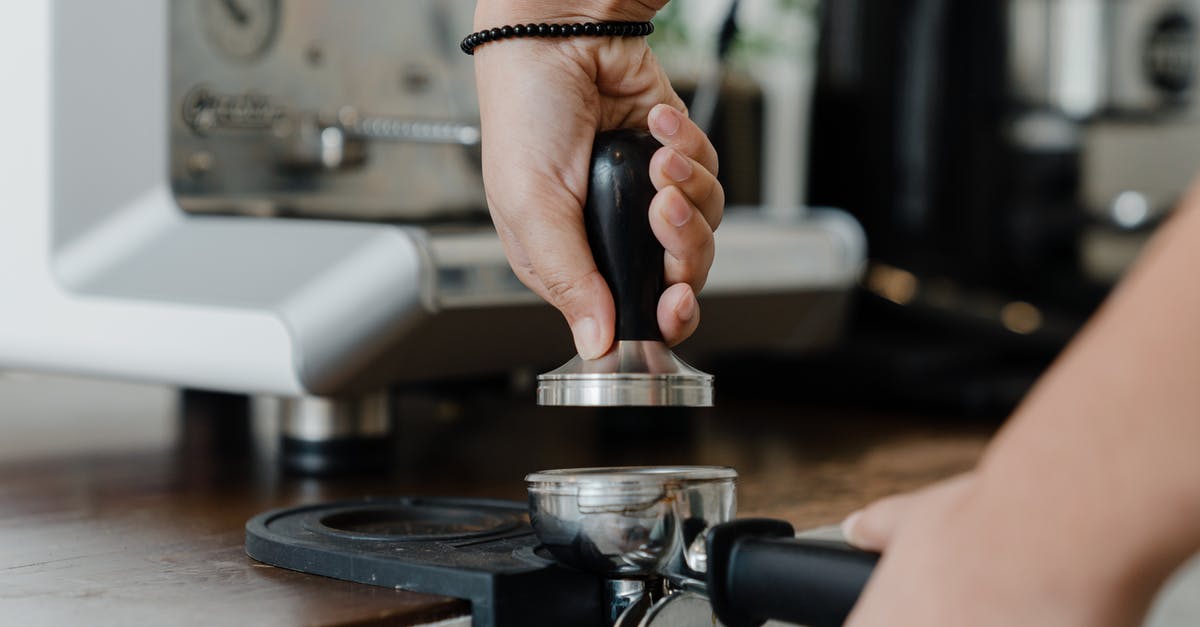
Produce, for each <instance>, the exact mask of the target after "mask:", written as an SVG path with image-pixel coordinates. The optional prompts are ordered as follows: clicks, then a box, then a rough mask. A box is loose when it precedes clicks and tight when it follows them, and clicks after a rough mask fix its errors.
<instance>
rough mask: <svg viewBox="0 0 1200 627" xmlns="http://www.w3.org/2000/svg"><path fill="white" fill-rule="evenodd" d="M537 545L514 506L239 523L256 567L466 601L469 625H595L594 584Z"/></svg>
mask: <svg viewBox="0 0 1200 627" xmlns="http://www.w3.org/2000/svg"><path fill="white" fill-rule="evenodd" d="M539 548H540V547H539V545H538V542H537V538H536V537H535V536H534V534H533V529H532V528H531V527H530V526H529V514H528V510H527V508H526V507H525V504H524V503H519V502H515V501H500V500H490V499H458V498H425V497H399V498H388V499H363V500H358V501H341V502H335V503H325V504H317V505H304V506H299V507H291V508H286V509H279V510H274V511H270V512H266V513H263V514H259V515H258V516H255V517H254V518H252V519H250V521H248V522H247V523H246V553H247V554H248V555H249V556H250V557H252V558H254V559H256V560H258V561H260V562H263V563H266V564H271V565H273V566H279V567H281V568H287V569H290V570H297V571H301V572H305V573H310V574H314V575H322V576H325V577H333V578H336V579H345V580H348V581H355V582H358V583H364V584H370V585H375V586H384V587H388V588H400V589H404V590H412V591H416V592H427V593H431V594H440V595H445V596H452V597H457V598H461V599H466V600H468V601H470V602H471V612H472V624H473V625H475V626H476V627H492V626H496V627H507V626H517V625H529V626H535V627H537V626H543V625H544V626H547V627H549V626H551V625H568V624H569V625H584V626H586V625H593V624H594V625H600V624H601V619H600V617H601V616H602V614H603V612H602V611H601V609H600V599H601V582H600V580H599V579H597V578H596V577H594V576H592V575H589V574H586V573H583V572H580V571H577V570H574V569H570V568H567V567H564V566H560V565H559V564H556V563H555V562H553V561H552V560H550V559H548V557H547V556H548V554H547V552H546V551H544V550H538V549H539Z"/></svg>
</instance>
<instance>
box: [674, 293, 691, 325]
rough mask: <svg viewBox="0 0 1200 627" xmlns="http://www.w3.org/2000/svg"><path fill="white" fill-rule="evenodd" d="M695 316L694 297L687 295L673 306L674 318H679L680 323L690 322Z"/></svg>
mask: <svg viewBox="0 0 1200 627" xmlns="http://www.w3.org/2000/svg"><path fill="white" fill-rule="evenodd" d="M695 315H696V297H695V296H693V295H691V294H688V297H687V298H685V299H683V300H682V301H680V302H679V304H678V305H675V317H676V318H679V321H680V322H691V321H692V318H693V317H694V316H695Z"/></svg>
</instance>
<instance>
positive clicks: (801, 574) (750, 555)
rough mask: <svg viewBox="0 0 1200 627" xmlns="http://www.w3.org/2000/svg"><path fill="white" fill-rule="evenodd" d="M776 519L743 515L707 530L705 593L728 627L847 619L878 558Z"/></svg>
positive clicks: (822, 624)
mask: <svg viewBox="0 0 1200 627" xmlns="http://www.w3.org/2000/svg"><path fill="white" fill-rule="evenodd" d="M795 535H796V534H795V530H794V529H793V528H792V526H791V525H790V524H788V523H787V522H785V521H782V520H770V519H765V518H747V519H742V520H735V521H733V522H728V523H723V524H720V525H717V526H715V527H713V528H712V529H710V530H709V531H708V538H707V540H708V573H707V588H708V597H709V599H710V600H711V601H712V606H713V611H714V612H715V613H716V615H717V618H719V619H720V620H721V622H722V623H724V624H725V625H726V626H727V627H758V626H759V625H762V624H763V623H764V622H766V621H767V620H782V621H787V622H792V623H799V624H802V625H807V626H808V627H837V626H840V625H841V624H842V623H844V622H845V621H846V617H847V616H849V615H850V610H852V609H854V604H855V603H857V602H858V597H859V594H861V593H862V589H863V586H865V585H866V583H867V579H869V578H870V577H871V571H872V570H874V568H875V563H876V562H877V561H878V560H879V555H878V554H876V553H869V552H867V551H860V550H858V549H855V548H853V547H851V546H849V545H847V544H843V543H841V542H829V541H821V540H800V539H797V538H796V537H795Z"/></svg>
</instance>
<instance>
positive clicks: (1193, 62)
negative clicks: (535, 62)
mask: <svg viewBox="0 0 1200 627" xmlns="http://www.w3.org/2000/svg"><path fill="white" fill-rule="evenodd" d="M50 7H51V8H50V10H49V11H48V12H47V13H46V14H45V15H44V16H42V17H43V18H44V19H42V18H39V19H41V21H39V22H37V23H38V24H42V25H43V26H44V28H30V29H29V31H28V33H27V34H26V36H27V37H28V38H29V39H28V42H31V43H29V45H28V47H27V48H14V50H16V51H17V52H15V53H14V54H13V55H9V56H10V57H11V56H21V55H26V53H28V51H35V52H36V54H33V53H29V54H27V55H26V56H27V58H28V59H30V61H29V62H28V64H27V65H28V69H27V71H26V70H21V71H20V72H16V71H15V72H14V73H13V77H14V78H13V82H14V84H15V85H17V86H18V87H19V88H21V87H23V88H25V89H26V91H27V92H28V93H31V94H34V95H35V96H33V97H34V98H35V102H33V103H32V104H28V105H22V108H21V111H20V115H21V119H22V120H23V121H24V122H25V123H24V124H22V125H21V126H20V128H18V129H15V130H14V131H13V132H14V133H16V134H17V136H16V137H15V140H14V141H16V142H17V144H19V145H31V146H38V147H39V148H38V150H39V151H40V150H41V148H40V147H41V146H45V153H42V152H36V153H35V154H33V157H32V158H26V157H21V158H20V159H18V158H17V157H16V156H13V157H12V158H13V159H14V160H13V161H12V164H11V165H12V166H13V167H12V168H11V169H10V170H11V171H18V172H26V174H27V175H23V176H17V177H13V179H12V180H11V181H7V180H6V182H5V188H6V189H8V190H9V191H10V192H11V193H12V194H13V195H14V197H15V198H16V200H17V201H19V202H20V203H21V204H22V205H23V206H24V207H25V209H24V210H23V211H19V212H5V213H6V215H3V216H0V265H2V266H3V267H4V268H5V271H4V272H2V273H0V291H2V292H3V293H4V294H5V300H4V306H3V309H2V310H0V417H2V418H3V424H2V428H3V432H4V434H5V436H4V437H3V438H0V459H3V460H5V461H6V463H14V464H15V463H21V462H23V461H27V460H34V459H42V458H45V457H46V456H48V455H50V456H54V455H76V454H87V455H93V454H102V453H105V452H120V451H129V450H166V451H169V452H170V454H171V455H176V454H179V455H182V456H183V457H181V458H182V459H187V460H193V459H195V457H194V456H195V455H196V454H198V453H197V451H201V452H203V451H207V452H208V453H211V454H212V455H216V456H217V457H216V458H215V459H226V458H229V457H230V456H233V457H236V456H239V455H243V454H248V452H252V453H253V454H254V455H256V459H259V460H260V461H264V460H265V462H264V463H265V466H264V467H269V468H270V469H271V470H270V472H273V473H282V474H283V475H288V476H300V477H308V476H329V475H346V474H349V475H352V476H362V475H363V474H366V475H370V476H376V477H379V476H388V473H393V476H403V477H407V478H408V480H411V481H414V482H419V481H418V480H424V479H429V478H433V477H437V478H440V479H439V480H446V481H449V479H446V478H448V477H450V478H459V479H462V480H463V481H464V482H467V484H469V482H471V481H477V482H478V481H482V482H484V483H482V484H478V483H477V484H475V485H491V484H487V483H486V481H488V480H492V481H494V480H495V477H494V476H491V475H489V470H488V468H487V465H486V464H483V465H480V464H479V460H480V459H486V458H488V457H489V456H491V458H492V460H493V462H494V463H496V464H503V465H504V466H505V467H506V468H512V469H515V470H513V473H510V474H513V475H514V476H519V473H520V472H524V471H529V470H534V469H535V468H524V467H523V466H524V465H528V464H530V463H533V461H531V459H529V458H526V457H525V455H526V454H527V453H528V450H527V449H528V448H529V447H530V446H531V445H532V444H533V443H538V444H537V445H536V446H535V447H534V448H537V449H538V450H539V451H541V452H540V453H538V455H539V456H538V457H534V458H533V459H537V460H539V461H541V462H545V464H547V465H582V464H584V463H664V462H666V461H675V460H678V461H697V460H698V461H701V462H703V463H717V462H721V463H731V464H733V463H736V464H738V465H741V466H743V467H744V468H746V469H747V470H748V471H749V475H750V476H761V477H763V478H764V480H766V479H765V478H769V477H771V476H775V474H776V473H777V472H778V469H777V468H775V467H773V466H772V465H771V464H773V463H782V462H781V460H788V459H799V460H803V461H804V463H803V464H800V465H798V466H787V468H788V469H789V472H797V473H802V472H806V470H805V469H810V470H811V467H810V466H807V465H805V464H809V463H812V464H816V465H817V466H820V467H821V468H825V469H826V470H825V471H823V472H826V473H831V474H823V475H819V476H821V477H828V476H842V475H845V476H851V477H859V475H855V474H854V472H856V471H854V470H852V469H853V468H854V467H855V463H856V460H861V459H865V458H866V457H868V453H869V451H871V450H874V449H872V447H874V446H877V445H880V443H881V442H888V441H892V442H895V441H905V442H911V441H925V439H931V441H936V442H942V441H943V440H942V438H950V439H953V438H956V437H959V436H961V437H962V438H963V439H962V442H965V443H966V444H964V445H963V446H964V447H965V448H955V447H950V448H951V449H952V451H951V452H949V453H947V452H946V451H942V450H941V449H938V448H936V447H935V449H934V450H935V454H934V456H933V457H929V458H928V459H925V458H924V457H923V458H922V459H923V460H924V461H923V462H922V463H927V464H931V465H932V466H933V467H934V469H933V470H932V471H930V472H928V473H925V472H913V473H911V476H910V478H912V479H914V480H915V479H921V480H924V479H927V478H929V479H931V478H936V477H937V476H939V475H944V474H947V473H949V472H951V471H956V470H960V469H962V468H965V467H968V466H969V465H970V463H971V462H972V461H973V459H974V458H975V456H976V455H977V454H978V450H979V447H980V446H982V442H983V441H985V440H986V438H987V437H988V435H990V433H991V432H992V431H993V430H994V429H995V428H996V427H997V426H998V425H999V424H1000V422H1001V421H1002V420H1003V418H1004V417H1005V416H1006V415H1007V414H1008V413H1009V412H1010V411H1011V410H1012V409H1013V408H1014V407H1015V406H1016V404H1017V403H1018V402H1019V400H1020V399H1021V397H1022V396H1023V395H1024V393H1025V392H1026V391H1027V390H1028V389H1029V387H1030V386H1031V385H1032V383H1033V381H1034V380H1035V379H1036V378H1037V376H1038V375H1039V374H1040V373H1041V372H1042V371H1043V370H1044V369H1045V368H1046V367H1047V366H1048V365H1049V364H1050V363H1051V361H1052V360H1053V359H1054V357H1055V355H1056V354H1057V353H1058V352H1059V351H1060V350H1061V349H1062V348H1063V347H1064V346H1065V345H1066V343H1067V342H1068V341H1069V340H1070V338H1071V337H1072V335H1073V334H1074V333H1075V332H1076V331H1078V330H1079V328H1080V327H1081V325H1082V324H1083V323H1084V322H1085V321H1086V319H1087V318H1088V316H1089V315H1090V314H1091V313H1092V312H1093V311H1094V310H1095V309H1096V307H1098V306H1099V304H1100V303H1101V302H1102V300H1103V299H1104V297H1105V296H1106V294H1107V293H1108V292H1109V291H1110V290H1111V288H1112V287H1113V285H1114V284H1115V283H1116V282H1117V281H1118V280H1119V279H1120V277H1121V275H1122V274H1123V273H1124V272H1125V271H1126V270H1127V269H1128V268H1129V266H1130V264H1131V263H1132V262H1133V260H1134V259H1135V257H1136V255H1137V253H1138V251H1139V249H1140V248H1141V247H1142V246H1143V244H1144V243H1145V242H1146V240H1147V239H1148V238H1149V237H1150V235H1151V234H1152V233H1153V232H1154V230H1155V228H1157V227H1158V226H1159V225H1160V224H1162V222H1163V221H1164V220H1166V219H1167V218H1168V217H1169V216H1170V212H1171V210H1172V207H1173V206H1174V205H1175V204H1176V203H1177V201H1178V200H1179V199H1180V198H1181V196H1182V195H1183V193H1184V192H1185V189H1186V188H1187V186H1188V184H1189V181H1190V180H1191V179H1192V177H1193V175H1194V174H1195V171H1196V170H1197V168H1198V166H1200V115H1198V114H1200V102H1198V101H1197V99H1196V89H1195V82H1196V78H1197V77H1196V68H1197V61H1198V60H1200V42H1198V41H1197V37H1196V28H1197V20H1200V0H988V1H982V0H971V1H964V0H959V1H951V0H836V1H828V2H818V1H817V0H741V1H737V2H731V1H730V0H673V1H672V2H671V3H669V4H668V5H667V7H666V9H665V10H663V11H662V12H661V13H660V14H659V15H658V17H657V18H656V20H655V25H656V32H655V33H654V34H653V35H652V36H651V37H650V44H651V46H652V47H653V49H654V51H655V52H656V54H657V55H658V56H659V57H660V59H661V60H662V62H663V64H664V66H665V67H666V68H667V70H668V72H669V73H670V74H671V76H672V78H673V81H674V83H675V85H676V87H677V89H678V90H679V91H680V93H681V94H682V95H683V96H684V99H685V101H687V102H688V103H689V108H690V112H691V114H692V116H693V118H694V119H696V120H697V121H698V122H699V123H700V124H702V126H704V127H705V128H707V129H709V132H710V136H711V137H712V139H713V141H714V143H715V145H716V146H717V149H718V152H719V153H720V159H721V171H720V179H721V181H722V183H723V185H724V186H725V189H726V191H727V195H728V201H729V207H728V209H727V217H726V220H725V222H724V223H723V224H722V226H721V228H720V230H719V231H718V234H717V250H718V253H717V260H716V262H715V265H714V268H713V271H712V275H711V278H710V281H709V284H708V286H707V287H706V289H705V291H704V292H703V293H702V294H701V305H702V311H703V322H702V323H701V325H700V330H699V331H698V332H697V334H696V336H695V337H694V338H692V339H690V340H689V341H687V342H685V343H684V344H683V345H682V346H681V347H679V352H680V354H681V355H683V356H684V357H686V358H687V359H688V360H689V361H690V362H692V363H694V364H695V365H697V366H699V367H701V368H703V369H705V370H706V371H708V372H712V373H714V374H715V375H716V381H717V403H718V406H719V407H718V409H717V410H696V411H675V410H671V411H664V412H658V413H655V414H647V412H645V411H642V410H621V409H606V410H604V411H593V410H578V411H576V410H554V409H545V408H537V407H535V406H534V385H535V377H536V375H537V373H539V372H544V371H546V370H549V369H551V368H553V367H555V366H557V365H558V364H560V363H562V362H563V361H565V360H566V359H568V358H569V357H570V356H571V355H572V354H573V352H574V351H573V346H572V344H571V341H570V338H569V334H568V333H567V327H566V325H565V324H564V323H563V322H562V321H561V319H560V317H559V316H558V314H557V313H556V312H554V311H553V310H552V309H550V308H549V307H548V306H546V305H545V304H543V303H541V302H540V301H539V300H538V299H537V298H536V297H535V296H534V295H533V294H531V293H530V292H529V291H528V290H526V289H525V288H524V287H523V286H522V285H521V284H520V283H519V282H518V281H517V280H516V278H515V276H514V275H513V274H512V272H511V271H510V270H509V268H508V265H507V262H506V260H505V259H504V256H503V251H502V249H501V247H500V244H499V242H498V240H497V239H496V237H495V233H494V231H493V229H492V226H491V224H490V222H489V220H488V215H487V208H486V205H485V199H484V193H483V187H482V181H481V176H480V153H479V142H480V134H479V128H478V115H479V108H478V103H477V101H476V96H475V89H474V71H473V65H472V60H471V58H470V57H468V56H466V55H463V54H462V53H461V52H460V51H459V40H460V39H461V37H462V36H463V35H464V34H466V33H468V32H470V31H471V27H472V14H473V10H474V2H472V1H469V0H422V1H413V2H394V1H392V0H337V1H336V2H334V1H332V0H173V1H165V0H164V1H155V2H149V1H146V0H112V1H106V2H104V3H95V2H85V1H83V0H76V1H70V0H59V1H56V2H52V3H50ZM33 10H34V9H30V11H33ZM37 11H42V9H37ZM39 15H41V14H39ZM13 45H14V46H16V45H18V44H13ZM51 51H52V53H51ZM14 67H15V66H14ZM515 88H519V86H518V87H515ZM38 99H41V100H38ZM29 164H32V165H29ZM26 166H28V167H29V168H30V169H28V170H22V169H21V168H22V167H26ZM747 416H749V418H747ZM863 416H869V418H866V419H864V418H863ZM739 420H745V421H747V422H742V423H739V422H738V421H739ZM864 420H865V422H864ZM739 424H741V425H742V426H744V427H745V428H744V429H740V430H739V429H738V428H737V426H738V425H739ZM863 425H866V426H865V427H864V426H863ZM743 438H744V439H743ZM564 442H570V446H564V444H563V443H564ZM781 442H793V443H795V446H791V445H785V444H781ZM921 450H922V451H924V449H921ZM764 451H767V452H769V453H770V454H763V452H764ZM938 451H941V452H938ZM906 454H907V453H906ZM922 455H923V453H922ZM938 455H944V456H945V457H937V456H938ZM839 456H841V457H839ZM860 456H863V457H860ZM834 459H836V460H841V461H840V462H838V463H843V462H844V463H845V464H846V465H845V466H836V469H837V470H836V471H830V470H829V467H827V466H821V464H826V463H832V462H830V460H834ZM939 459H942V460H949V461H945V463H944V464H941V465H939V463H940V462H938V460H939ZM189 463H190V462H189ZM905 463H907V462H904V463H899V465H897V466H894V467H893V466H888V468H889V469H891V470H890V471H889V472H892V474H890V475H889V474H888V473H886V472H885V473H880V476H885V475H886V476H904V473H905V472H907V471H906V470H905V469H906V468H909V467H908V466H906V465H905ZM200 465H203V464H200ZM206 467H207V466H206ZM893 471H894V472H893ZM839 473H841V474H839ZM431 480H432V479H431ZM405 485H407V484H405ZM432 485H439V486H445V485H452V484H446V483H438V482H434V483H433V484H432ZM515 485H516V487H517V488H519V487H520V486H519V482H517V483H516V484H515ZM838 485H839V486H840V485H842V484H838ZM872 485H875V486H876V487H875V488H872V490H868V491H866V492H862V491H855V489H854V488H845V489H844V490H842V491H841V492H838V491H837V490H835V491H834V493H836V495H837V498H838V499H841V500H838V501H836V502H837V503H838V504H839V505H838V506H829V507H827V508H825V509H820V510H819V513H818V514H814V516H815V517H813V518H811V519H807V518H806V519H805V520H812V521H814V522H821V523H824V522H832V518H831V517H832V516H834V515H840V514H844V513H846V511H849V509H847V508H851V507H853V506H854V504H855V503H856V502H859V501H861V500H862V499H864V498H866V496H878V495H879V494H878V493H881V492H884V491H886V490H887V489H903V488H907V487H911V486H910V485H908V484H905V483H903V482H900V483H894V482H890V481H884V482H883V483H877V484H872ZM839 489H840V488H839ZM505 490H507V489H500V490H499V491H500V493H502V494H504V495H508V494H509V493H508V492H507V491H505ZM0 494H3V491H2V490H0ZM306 494H307V493H306ZM312 494H316V493H312ZM749 494H750V495H751V496H750V498H751V503H752V504H756V505H752V507H751V509H755V508H756V507H757V508H760V509H761V508H763V507H766V505H763V504H764V503H768V502H770V499H767V498H766V497H765V496H762V495H763V494H765V492H760V493H758V494H759V495H760V497H761V498H759V497H755V496H753V495H754V494H755V492H754V490H753V489H751V490H750V491H749ZM755 498H759V500H757V501H756V500H754V499H755ZM806 506H807V504H806ZM843 506H844V507H843ZM843 509H845V510H846V511H842V510H843ZM797 511H798V510H797ZM804 511H806V512H808V511H809V510H804ZM813 511H818V510H813ZM805 515H808V514H805ZM1180 616H1184V617H1186V616H1194V614H1180ZM1164 620H1165V619H1164ZM1181 620H1184V621H1185V622H1183V623H1178V624H1187V623H1186V618H1184V619H1181ZM1163 624H1168V623H1163Z"/></svg>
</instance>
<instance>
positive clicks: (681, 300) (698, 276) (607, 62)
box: [475, 0, 725, 359]
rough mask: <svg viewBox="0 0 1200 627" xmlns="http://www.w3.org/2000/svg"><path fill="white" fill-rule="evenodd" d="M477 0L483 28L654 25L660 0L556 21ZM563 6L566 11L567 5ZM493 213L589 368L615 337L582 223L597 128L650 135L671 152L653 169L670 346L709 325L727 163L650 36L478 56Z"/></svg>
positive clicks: (523, 271) (495, 47) (494, 47)
mask: <svg viewBox="0 0 1200 627" xmlns="http://www.w3.org/2000/svg"><path fill="white" fill-rule="evenodd" d="M499 4H502V3H496V2H480V3H479V6H478V9H477V13H476V27H477V28H484V27H490V26H496V25H499V24H511V23H529V22H570V21H591V20H629V21H639V20H646V19H649V18H650V17H652V16H653V15H654V12H655V11H656V10H657V9H658V8H659V7H661V5H662V4H665V0H664V1H663V2H658V3H653V2H649V3H638V2H627V3H617V4H618V5H619V6H620V7H623V8H622V9H621V10H622V11H625V13H621V12H618V13H616V14H607V15H549V14H547V13H546V11H553V9H552V8H551V7H553V6H559V7H562V6H563V5H564V4H565V5H568V6H571V8H575V9H577V8H578V7H579V6H581V5H584V4H587V3H540V4H539V3H534V4H537V5H538V8H537V11H538V12H526V13H524V14H522V13H521V12H520V11H516V12H514V11H513V6H514V5H513V3H508V4H505V5H504V6H499ZM558 10H562V9H561V8H560V9H558ZM475 71H476V83H477V85H478V88H479V103H480V114H481V119H482V130H483V177H484V185H485V187H486V190H487V199H488V206H489V209H490V210H491V215H492V220H493V222H495V225H496V230H497V232H498V233H499V234H500V239H501V241H502V242H503V243H504V250H505V253H506V254H507V256H508V260H509V263H510V264H511V265H512V268H513V271H514V272H516V274H517V277H518V278H520V280H521V282H522V283H524V284H525V285H526V286H528V287H529V288H530V289H532V290H533V291H534V292H536V293H537V294H538V295H540V296H541V297H542V298H544V299H546V300H547V301H549V302H550V304H552V305H554V306H555V307H557V308H558V309H559V311H561V312H562V314H563V315H564V316H565V317H566V319H567V322H568V323H569V324H570V326H571V331H572V334H573V335H574V338H575V345H576V348H577V349H578V351H579V354H580V355H581V356H583V357H584V358H585V359H595V358H597V357H600V356H601V355H603V354H604V353H606V352H607V351H608V349H609V347H610V346H611V344H612V341H613V334H614V325H615V316H616V314H615V310H614V305H613V299H612V295H611V293H610V292H609V290H608V285H607V284H606V283H605V282H604V279H603V277H601V276H600V273H599V271H598V270H597V269H596V264H595V262H594V260H593V259H592V255H591V250H590V249H589V248H588V244H587V237H586V233H585V231H584V226H583V202H584V200H585V197H586V194H587V181H588V168H589V164H590V160H591V147H592V139H593V137H594V136H595V134H596V132H597V131H600V130H607V129H613V128H643V129H645V128H648V129H649V130H650V132H651V133H652V134H653V135H654V136H655V138H656V139H658V140H659V142H661V143H662V144H663V145H664V147H663V148H661V149H659V151H658V152H657V153H656V154H655V155H654V158H653V159H652V160H651V163H650V176H651V180H652V181H653V182H654V186H655V188H656V189H657V190H658V194H657V195H656V196H655V198H654V200H653V202H652V203H651V205H650V224H651V227H652V228H653V230H654V233H655V235H656V236H657V237H658V239H659V241H660V242H662V244H663V247H664V248H665V249H666V254H665V257H664V264H665V272H666V281H667V283H668V285H669V287H668V288H667V289H666V290H665V291H664V292H663V294H662V297H661V299H660V300H659V304H658V323H659V326H660V328H661V329H662V332H663V337H664V338H665V339H666V340H667V342H668V343H670V344H675V343H678V342H680V341H682V340H683V339H685V338H686V337H688V336H689V335H691V334H692V332H693V331H695V329H696V325H697V324H698V323H699V320H700V311H699V305H698V303H697V302H696V294H697V293H698V292H699V291H700V289H701V288H702V287H703V286H704V282H705V280H706V279H707V276H708V270H709V268H710V267H711V265H712V261H713V255H714V247H713V229H715V228H716V227H717V225H718V224H719V223H720V221H721V214H722V211H723V207H724V203H725V196H724V191H723V190H722V189H721V185H720V184H719V183H718V182H717V180H716V174H717V155H716V151H715V150H714V149H713V146H712V144H711V143H710V142H709V140H708V138H707V137H706V136H705V135H704V134H703V133H702V132H701V131H700V129H699V128H698V127H696V125H695V124H693V123H692V122H691V121H690V120H688V118H687V115H686V108H685V107H684V105H683V102H682V101H681V100H680V98H679V96H678V95H677V94H676V93H675V91H674V90H673V89H672V88H671V85H670V82H669V81H668V79H667V76H666V74H665V73H664V72H663V70H662V68H661V67H660V66H659V65H658V62H657V60H656V59H655V57H654V54H653V53H652V52H650V49H649V47H648V46H647V44H646V42H645V40H644V39H643V38H604V39H598V38H567V39H556V40H545V39H511V40H505V41H502V42H496V43H490V44H484V45H482V46H480V47H479V48H477V49H476V51H475Z"/></svg>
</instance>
